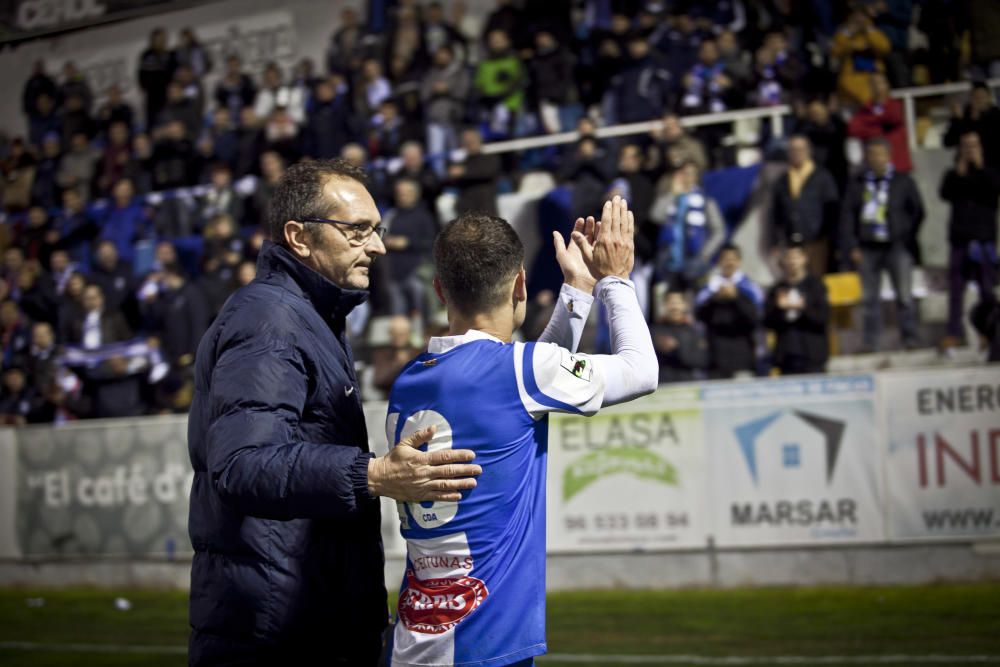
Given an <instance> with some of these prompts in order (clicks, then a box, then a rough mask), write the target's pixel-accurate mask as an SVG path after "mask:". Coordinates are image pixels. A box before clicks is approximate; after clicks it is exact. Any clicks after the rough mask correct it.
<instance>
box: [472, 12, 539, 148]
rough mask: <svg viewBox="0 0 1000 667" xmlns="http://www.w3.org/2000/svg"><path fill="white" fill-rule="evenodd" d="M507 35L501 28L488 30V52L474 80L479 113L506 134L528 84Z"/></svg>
mask: <svg viewBox="0 0 1000 667" xmlns="http://www.w3.org/2000/svg"><path fill="white" fill-rule="evenodd" d="M509 35H510V33H508V32H505V31H503V30H491V31H490V32H489V33H488V34H487V36H486V46H487V54H486V57H484V58H483V59H482V60H481V61H480V62H479V66H478V67H477V68H476V75H475V79H474V80H473V85H474V87H475V94H476V96H477V98H478V102H479V110H480V115H481V116H482V118H483V120H485V121H486V122H487V124H488V125H489V129H490V133H491V134H492V135H495V136H497V137H506V136H508V135H510V134H511V132H512V131H513V130H514V128H515V126H516V123H517V120H518V115H519V114H520V113H521V110H522V108H523V106H524V92H525V90H526V89H527V85H528V76H527V72H526V71H525V69H524V65H523V64H522V63H521V60H520V59H519V58H518V57H517V54H516V53H515V52H514V49H513V48H512V47H511V43H510V36H509Z"/></svg>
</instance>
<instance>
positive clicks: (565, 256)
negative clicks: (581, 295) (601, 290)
mask: <svg viewBox="0 0 1000 667" xmlns="http://www.w3.org/2000/svg"><path fill="white" fill-rule="evenodd" d="M595 225H596V223H595V222H594V218H592V217H590V218H587V219H586V220H584V219H583V218H577V219H576V223H575V224H574V225H573V232H572V234H571V236H570V242H569V245H568V246H567V245H566V242H565V241H564V240H563V237H562V234H560V233H559V232H557V231H554V232H552V242H553V243H554V244H555V247H556V261H557V262H559V268H560V269H562V273H563V282H565V283H566V284H567V285H570V286H571V287H575V288H576V289H578V290H581V291H583V292H587V293H588V294H589V293H590V292H593V291H594V285H596V284H597V280H595V279H594V277H593V276H592V275H590V270H589V269H588V268H587V263H586V262H584V261H583V251H582V250H581V249H580V245H579V244H578V243H577V242H576V240H575V238H576V236H575V235H576V234H583V235H584V236H586V235H587V229H588V228H589V229H590V230H591V236H593V230H594V228H595Z"/></svg>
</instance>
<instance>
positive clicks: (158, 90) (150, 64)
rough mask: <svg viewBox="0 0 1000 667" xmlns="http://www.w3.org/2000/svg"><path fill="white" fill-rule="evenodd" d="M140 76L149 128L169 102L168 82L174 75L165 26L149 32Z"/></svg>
mask: <svg viewBox="0 0 1000 667" xmlns="http://www.w3.org/2000/svg"><path fill="white" fill-rule="evenodd" d="M138 76H139V88H140V89H141V90H142V93H143V96H144V97H145V102H146V128H147V130H148V129H149V128H151V127H153V125H154V124H155V123H156V119H157V117H158V116H159V115H160V112H161V111H163V107H164V106H165V105H166V103H167V84H169V83H170V80H171V79H172V78H173V76H174V64H173V62H172V58H171V57H170V51H169V50H168V49H167V31H166V30H164V29H163V28H156V29H155V30H153V31H152V32H151V33H150V34H149V46H148V47H147V48H146V50H145V51H143V52H142V55H140V56H139V74H138Z"/></svg>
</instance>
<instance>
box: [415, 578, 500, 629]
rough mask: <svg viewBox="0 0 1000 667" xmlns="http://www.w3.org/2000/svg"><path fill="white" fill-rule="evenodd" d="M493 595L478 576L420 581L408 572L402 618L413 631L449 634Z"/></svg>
mask: <svg viewBox="0 0 1000 667" xmlns="http://www.w3.org/2000/svg"><path fill="white" fill-rule="evenodd" d="M489 594H490V592H489V591H488V590H486V584H484V583H483V582H482V581H481V580H479V579H476V578H475V577H445V578H443V579H424V580H423V581H420V580H419V579H417V578H416V577H415V576H414V575H413V570H407V571H406V589H405V590H404V591H403V593H402V595H400V597H399V617H400V618H401V619H402V620H403V623H404V624H405V625H406V627H407V628H408V629H410V630H412V631H413V632H422V633H425V634H431V635H439V634H441V633H442V632H447V631H448V630H451V629H452V628H453V627H455V626H456V625H458V623H459V622H460V621H461V620H462V619H463V618H465V617H466V616H468V615H469V614H471V613H472V610H473V609H475V608H476V607H478V606H479V605H480V604H482V602H483V600H485V599H486V596H487V595H489Z"/></svg>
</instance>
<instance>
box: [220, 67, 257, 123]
mask: <svg viewBox="0 0 1000 667" xmlns="http://www.w3.org/2000/svg"><path fill="white" fill-rule="evenodd" d="M256 97H257V88H256V86H254V83H253V79H251V78H250V76H249V75H248V74H244V72H243V63H242V62H241V61H240V58H239V56H236V55H232V56H229V57H228V58H226V72H225V74H223V76H222V78H221V79H219V82H218V83H217V84H215V103H216V104H217V105H218V106H219V107H220V108H223V109H227V110H228V111H229V114H230V117H231V118H232V119H233V120H234V121H235V120H236V119H237V118H239V117H240V112H241V111H242V110H243V109H245V108H247V107H250V106H253V103H254V100H255V98H256Z"/></svg>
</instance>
